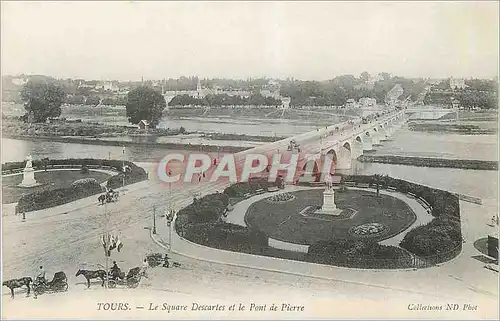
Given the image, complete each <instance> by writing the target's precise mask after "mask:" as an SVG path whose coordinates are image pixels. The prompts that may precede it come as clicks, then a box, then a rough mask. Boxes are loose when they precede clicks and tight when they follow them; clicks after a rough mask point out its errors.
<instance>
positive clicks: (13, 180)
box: [2, 170, 111, 204]
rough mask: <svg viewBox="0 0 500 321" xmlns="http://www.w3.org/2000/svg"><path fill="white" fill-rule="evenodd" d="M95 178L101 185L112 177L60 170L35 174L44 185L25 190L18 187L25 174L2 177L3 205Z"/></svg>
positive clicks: (95, 172) (93, 172)
mask: <svg viewBox="0 0 500 321" xmlns="http://www.w3.org/2000/svg"><path fill="white" fill-rule="evenodd" d="M87 177H91V178H95V179H96V180H97V181H98V182H99V183H102V182H105V181H106V180H108V178H110V177H111V175H109V174H106V173H102V172H97V171H92V170H90V172H89V173H88V174H81V173H80V170H64V171H62V170H60V171H47V172H35V179H36V181H37V182H38V183H41V184H42V185H39V186H36V187H31V188H23V187H18V186H17V185H18V184H20V183H21V182H22V180H23V174H22V173H21V174H19V175H13V176H3V177H2V204H9V203H16V202H17V201H18V200H19V198H20V197H21V196H22V195H23V194H25V193H26V194H29V193H33V192H35V191H40V190H43V189H54V188H61V187H68V186H70V185H71V184H72V183H73V182H74V181H76V180H79V179H82V178H87Z"/></svg>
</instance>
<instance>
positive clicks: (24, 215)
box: [23, 212, 26, 222]
mask: <svg viewBox="0 0 500 321" xmlns="http://www.w3.org/2000/svg"><path fill="white" fill-rule="evenodd" d="M23 222H26V213H24V212H23Z"/></svg>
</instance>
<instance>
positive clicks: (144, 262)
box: [141, 259, 149, 278]
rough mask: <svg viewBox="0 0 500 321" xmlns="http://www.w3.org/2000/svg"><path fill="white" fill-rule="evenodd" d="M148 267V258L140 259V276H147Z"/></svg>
mask: <svg viewBox="0 0 500 321" xmlns="http://www.w3.org/2000/svg"><path fill="white" fill-rule="evenodd" d="M148 268H149V263H148V260H147V259H144V261H142V271H141V273H142V276H144V277H146V278H147V277H148V275H147V273H146V272H147V271H148Z"/></svg>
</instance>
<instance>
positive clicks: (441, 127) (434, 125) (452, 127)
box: [408, 121, 498, 135]
mask: <svg viewBox="0 0 500 321" xmlns="http://www.w3.org/2000/svg"><path fill="white" fill-rule="evenodd" d="M476 123H480V122H479V121H476ZM484 123H485V124H481V125H479V124H467V123H439V122H427V123H426V122H410V123H408V129H409V130H412V131H419V132H442V133H454V134H465V135H491V134H496V133H497V132H498V129H497V123H496V122H495V123H493V122H484ZM486 123H487V124H486Z"/></svg>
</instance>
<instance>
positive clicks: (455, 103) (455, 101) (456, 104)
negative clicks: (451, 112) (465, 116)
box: [451, 97, 460, 108]
mask: <svg viewBox="0 0 500 321" xmlns="http://www.w3.org/2000/svg"><path fill="white" fill-rule="evenodd" d="M451 107H452V108H460V100H458V99H456V98H455V97H451Z"/></svg>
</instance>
